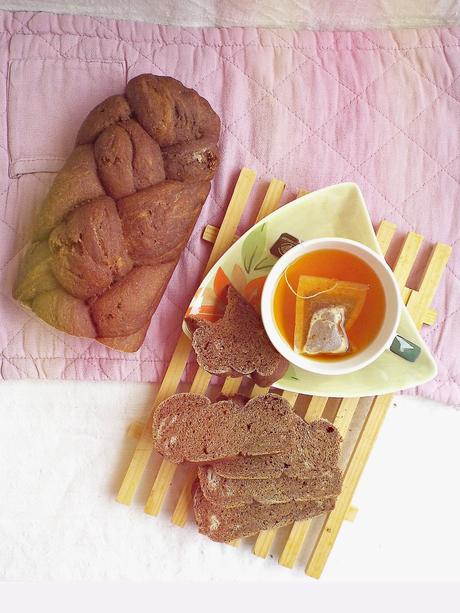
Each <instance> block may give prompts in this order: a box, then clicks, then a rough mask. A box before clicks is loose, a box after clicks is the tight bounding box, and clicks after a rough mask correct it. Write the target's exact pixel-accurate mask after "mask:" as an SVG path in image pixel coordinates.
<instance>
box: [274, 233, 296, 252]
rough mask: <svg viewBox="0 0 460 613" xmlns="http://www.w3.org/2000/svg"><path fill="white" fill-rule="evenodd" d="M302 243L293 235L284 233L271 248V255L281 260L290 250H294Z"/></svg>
mask: <svg viewBox="0 0 460 613" xmlns="http://www.w3.org/2000/svg"><path fill="white" fill-rule="evenodd" d="M299 244H300V241H299V239H298V238H296V237H295V236H292V234H288V233H287V232H283V233H282V234H280V236H279V237H278V240H277V241H276V242H275V243H273V245H272V246H271V247H270V253H271V254H272V255H274V256H275V257H276V258H280V257H281V256H282V255H284V254H285V253H287V252H288V251H289V249H292V248H293V247H295V246H296V245H299Z"/></svg>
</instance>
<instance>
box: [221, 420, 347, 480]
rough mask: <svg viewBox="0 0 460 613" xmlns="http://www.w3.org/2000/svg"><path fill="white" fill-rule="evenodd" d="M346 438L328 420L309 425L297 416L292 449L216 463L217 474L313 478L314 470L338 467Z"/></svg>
mask: <svg viewBox="0 0 460 613" xmlns="http://www.w3.org/2000/svg"><path fill="white" fill-rule="evenodd" d="M341 442H342V437H341V436H340V434H339V431H338V430H337V428H335V427H334V426H333V425H332V424H331V423H330V422H329V421H327V420H325V419H318V420H316V421H313V422H310V423H308V422H306V421H304V420H303V419H302V418H300V417H299V416H298V415H295V417H294V429H293V435H292V438H291V445H290V447H289V449H288V450H286V451H285V452H282V453H279V454H276V455H275V454H269V455H261V456H257V457H238V458H234V459H231V458H228V459H227V458H226V459H223V460H218V461H215V462H213V463H212V468H213V470H214V472H215V473H216V474H218V475H219V476H221V477H227V478H229V479H276V478H279V477H281V476H284V477H290V478H294V479H309V478H310V477H311V473H312V471H316V470H329V469H331V468H334V467H336V466H337V462H338V459H339V455H340V445H341Z"/></svg>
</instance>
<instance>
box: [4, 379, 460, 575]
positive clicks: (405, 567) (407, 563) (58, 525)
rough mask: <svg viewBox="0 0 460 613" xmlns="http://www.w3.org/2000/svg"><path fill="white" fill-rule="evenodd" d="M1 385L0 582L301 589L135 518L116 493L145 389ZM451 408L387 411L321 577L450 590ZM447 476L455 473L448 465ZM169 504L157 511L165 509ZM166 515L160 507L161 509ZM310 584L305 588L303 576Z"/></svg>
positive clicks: (456, 509) (453, 508)
mask: <svg viewBox="0 0 460 613" xmlns="http://www.w3.org/2000/svg"><path fill="white" fill-rule="evenodd" d="M7 387H8V393H7V394H6V397H5V395H4V394H3V390H4V388H5V385H4V384H2V385H1V386H0V388H1V393H2V402H1V403H0V424H1V427H0V487H1V498H0V543H1V546H0V578H3V579H8V580H25V579H29V580H56V579H59V580H72V579H73V580H81V579H84V580H100V579H111V580H116V579H128V580H130V581H149V580H157V581H159V580H168V581H169V580H173V581H184V580H193V581H196V580H202V581H217V580H221V581H225V580H228V581H238V580H246V581H269V582H272V583H273V582H279V583H285V582H286V581H292V582H295V583H305V582H306V581H308V579H306V578H305V575H304V573H303V569H302V567H300V568H297V569H296V570H294V571H287V570H286V569H283V568H282V567H280V566H278V565H277V563H276V560H277V556H276V555H273V558H272V559H270V558H268V559H267V560H261V559H259V558H256V557H255V556H254V555H252V553H251V551H250V547H249V544H248V543H246V542H245V543H244V545H243V546H241V547H240V548H238V549H235V548H233V547H229V546H227V545H220V544H217V543H213V542H211V541H209V540H208V539H206V538H205V537H202V536H200V535H198V533H197V531H196V529H195V527H194V525H193V523H192V522H191V521H190V522H189V523H188V524H187V526H186V527H185V528H184V529H180V528H176V527H174V526H173V525H172V524H171V523H170V519H169V514H168V513H167V512H166V511H165V512H164V513H162V515H161V516H160V517H158V518H153V517H150V516H148V515H146V514H145V513H143V510H142V505H143V503H144V502H145V500H146V494H147V491H148V489H147V488H148V486H149V484H148V483H147V481H148V480H147V479H145V480H144V483H143V486H141V487H140V489H139V492H138V495H137V496H136V498H135V501H134V503H133V504H132V505H131V506H130V507H125V506H122V505H120V504H118V503H117V502H115V500H114V498H115V493H116V490H117V488H118V485H119V483H120V478H121V474H122V472H123V469H125V468H126V466H127V463H128V461H129V457H130V454H131V452H132V449H133V446H134V442H133V441H131V440H128V439H127V438H126V436H125V433H126V429H127V427H128V425H129V424H130V423H131V421H132V420H134V419H139V418H141V417H142V416H143V415H144V414H145V412H146V411H147V408H148V407H149V405H150V403H151V401H152V399H153V393H152V387H151V386H149V385H147V384H138V385H134V384H131V385H126V384H122V383H92V384H90V383H87V384H83V385H82V384H78V383H74V382H70V381H68V382H66V384H65V385H63V383H62V382H47V383H45V382H39V381H29V382H26V381H18V382H11V383H10V384H8V386H7ZM459 435H460V411H455V410H453V409H449V408H447V407H440V406H437V405H435V404H434V403H431V402H428V401H422V400H420V399H415V398H409V397H404V398H402V397H401V398H399V399H398V400H397V404H396V406H392V407H391V408H390V410H389V413H388V416H387V418H386V421H385V423H384V425H383V428H382V431H381V433H380V436H379V438H378V440H377V443H376V445H375V448H374V450H373V452H372V456H371V458H370V461H369V463H368V465H367V467H366V470H365V473H364V476H363V478H362V480H361V484H360V486H359V489H358V492H357V495H356V497H355V499H354V504H355V505H356V506H357V507H358V509H359V511H358V515H357V517H356V519H355V521H354V523H352V524H350V523H348V522H345V524H344V526H343V528H342V530H341V532H340V534H339V537H338V539H337V542H336V544H335V547H334V551H333V552H332V555H331V556H330V559H329V562H328V564H327V566H326V570H325V572H324V574H323V578H322V581H329V580H331V581H332V580H346V579H349V580H359V579H365V580H385V579H389V580H391V579H393V580H401V581H404V580H420V581H424V580H455V579H457V580H460V567H459V565H458V551H460V531H459V530H458V518H459V516H460V489H459V488H458V487H455V483H454V481H453V478H452V472H451V470H452V467H458V466H460V446H459V445H458V440H459ZM456 470H457V469H456ZM170 506H171V505H170V504H167V505H166V507H170ZM169 510H170V508H169ZM312 581H313V580H312Z"/></svg>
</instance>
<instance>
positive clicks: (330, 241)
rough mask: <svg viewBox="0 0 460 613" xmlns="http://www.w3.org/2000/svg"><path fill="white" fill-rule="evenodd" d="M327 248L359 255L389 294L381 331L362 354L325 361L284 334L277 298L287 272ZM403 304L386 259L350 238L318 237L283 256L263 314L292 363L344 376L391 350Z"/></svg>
mask: <svg viewBox="0 0 460 613" xmlns="http://www.w3.org/2000/svg"><path fill="white" fill-rule="evenodd" d="M324 249H333V250H338V251H345V252H348V253H350V254H352V255H354V256H357V257H358V258H360V259H361V260H362V261H364V262H365V263H366V264H367V265H368V266H370V267H371V268H372V269H373V271H374V272H375V274H376V275H377V277H378V279H379V281H380V283H381V285H382V288H383V291H384V295H385V311H384V316H383V321H382V324H381V326H380V329H379V331H378V332H377V334H376V336H375V337H374V338H373V340H372V341H371V342H370V343H369V344H368V345H367V346H366V347H365V348H363V349H362V350H361V351H360V352H358V353H356V354H352V355H347V354H344V356H343V357H342V358H341V357H339V356H336V357H335V359H334V360H331V361H323V360H318V359H315V358H314V357H309V356H307V355H305V354H300V353H297V352H296V351H294V349H293V348H292V347H291V346H290V344H289V343H288V342H287V340H286V339H285V338H284V337H283V335H282V334H281V332H280V330H279V328H278V324H277V323H276V320H275V316H274V296H275V291H276V288H277V285H278V283H279V281H280V279H281V277H282V276H283V275H284V273H285V271H286V269H287V268H288V267H289V266H290V265H291V264H292V263H293V262H295V261H296V260H297V259H298V258H299V257H301V256H303V255H304V254H306V253H310V252H313V251H319V250H324ZM401 308H402V301H401V296H400V292H399V288H398V285H397V283H396V279H395V277H394V275H393V272H392V271H391V269H390V267H389V266H388V264H387V263H386V262H385V260H384V258H383V257H382V256H381V255H379V254H378V253H376V252H375V251H373V250H372V249H369V247H366V246H365V245H363V244H361V243H358V242H356V241H353V240H350V239H346V238H318V239H314V240H309V241H306V242H303V243H301V244H300V245H297V246H296V247H293V248H292V249H290V250H289V251H288V252H287V253H285V254H284V255H283V256H281V257H280V259H279V260H278V261H277V262H276V264H275V265H274V266H273V268H272V269H271V271H270V273H269V274H268V277H267V279H266V281H265V285H264V288H263V292H262V301H261V313H262V320H263V323H264V327H265V330H266V332H267V334H268V336H269V338H270V340H271V342H272V343H273V345H274V346H275V348H276V349H277V350H278V351H279V352H280V353H281V354H282V355H283V356H284V357H285V358H286V359H287V360H289V362H291V363H292V364H295V365H296V366H298V367H299V368H302V369H304V370H307V371H310V372H314V373H317V374H322V375H343V374H347V373H351V372H354V371H356V370H360V369H361V368H364V367H365V366H367V365H368V364H370V363H371V362H373V361H374V360H376V359H377V358H378V357H379V356H380V355H381V354H382V353H383V352H384V351H385V350H387V349H390V346H391V345H392V343H393V341H394V338H395V335H396V330H397V327H398V324H399V319H400V315H401Z"/></svg>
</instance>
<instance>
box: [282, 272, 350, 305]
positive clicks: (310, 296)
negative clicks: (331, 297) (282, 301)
mask: <svg viewBox="0 0 460 613" xmlns="http://www.w3.org/2000/svg"><path fill="white" fill-rule="evenodd" d="M287 270H288V269H287V268H286V269H285V271H284V280H285V281H286V284H287V286H288V287H289V289H290V290H291V292H292V293H293V294H294V296H297V298H301V299H302V300H311V298H316V296H320V295H321V294H327V293H328V292H331V291H332V290H333V289H335V288H336V287H337V285H338V281H335V283H334V284H333V285H331V287H328V288H327V289H323V290H321V291H320V292H316V293H315V294H310V295H309V296H302V295H301V294H298V293H297V292H296V291H295V289H294V288H293V287H292V285H291V284H290V282H289V279H288V276H287Z"/></svg>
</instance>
